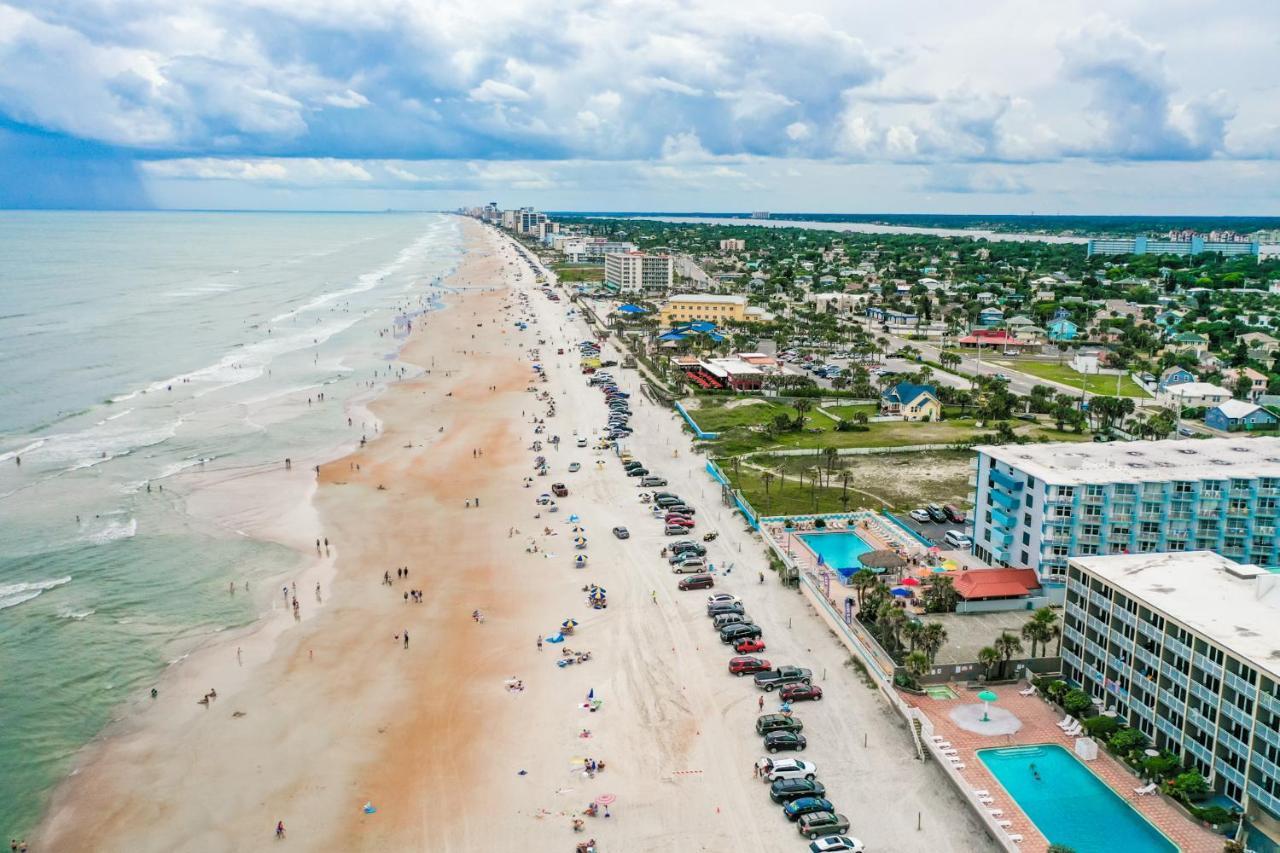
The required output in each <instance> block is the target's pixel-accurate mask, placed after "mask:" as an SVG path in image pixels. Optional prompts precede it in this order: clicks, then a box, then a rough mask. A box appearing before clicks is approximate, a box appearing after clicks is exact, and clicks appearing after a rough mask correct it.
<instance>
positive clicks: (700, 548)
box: [667, 539, 707, 557]
mask: <svg viewBox="0 0 1280 853" xmlns="http://www.w3.org/2000/svg"><path fill="white" fill-rule="evenodd" d="M667 548H668V549H670V550H671V551H674V552H675V553H677V554H693V555H695V556H698V557H705V556H706V555H707V549H706V546H705V545H699V544H698V543H697V542H694V541H692V540H689V539H681V540H680V541H679V542H672V543H671V544H670V545H668V546H667Z"/></svg>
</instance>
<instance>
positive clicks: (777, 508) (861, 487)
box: [716, 450, 972, 515]
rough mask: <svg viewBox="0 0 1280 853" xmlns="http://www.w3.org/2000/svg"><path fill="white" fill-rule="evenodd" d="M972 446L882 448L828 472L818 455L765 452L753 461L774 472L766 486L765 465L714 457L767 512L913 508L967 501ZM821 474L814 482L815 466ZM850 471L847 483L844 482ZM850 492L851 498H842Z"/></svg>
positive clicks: (843, 460)
mask: <svg viewBox="0 0 1280 853" xmlns="http://www.w3.org/2000/svg"><path fill="white" fill-rule="evenodd" d="M971 455H972V454H970V453H969V452H968V451H954V450H941V451H930V452H927V453H884V454H875V455H873V456H844V457H841V458H840V460H839V461H838V464H837V467H836V468H835V469H834V470H833V471H830V472H828V471H827V469H826V463H825V461H824V460H823V459H822V458H821V457H819V456H762V457H757V458H756V459H755V460H754V462H755V463H756V464H758V465H760V466H762V467H764V468H767V469H769V471H770V472H772V473H773V475H774V476H773V479H772V480H771V481H770V483H769V488H768V489H767V490H766V489H765V486H764V479H763V473H764V472H763V471H760V470H757V469H756V468H755V467H749V466H746V465H739V466H738V469H737V472H736V473H735V470H734V466H733V461H732V460H727V459H718V460H716V461H717V462H718V463H719V465H720V468H721V470H722V471H724V473H725V475H726V476H728V477H729V479H730V481H731V482H732V483H733V484H734V487H735V488H738V489H741V490H742V493H743V496H744V497H746V499H747V500H748V501H749V502H750V503H751V505H752V506H753V507H755V509H756V510H757V512H760V513H761V514H763V515H784V514H796V513H806V512H815V511H818V512H841V511H843V510H844V509H845V507H846V506H847V507H848V508H849V509H851V510H853V509H876V510H880V509H895V510H904V511H905V510H910V509H914V508H915V507H918V506H922V505H924V504H926V503H930V502H937V503H954V504H957V505H962V504H964V503H965V499H966V497H967V494H968V491H969V458H970V456H971ZM815 468H819V469H821V470H822V472H823V473H822V474H821V475H820V477H819V482H818V483H817V484H816V485H815V484H814V482H813V477H812V472H813V469H815ZM845 472H847V473H848V474H849V487H848V489H847V490H846V489H845V488H844V486H843V484H842V477H841V475H842V474H843V473H845ZM842 498H847V501H845V500H842Z"/></svg>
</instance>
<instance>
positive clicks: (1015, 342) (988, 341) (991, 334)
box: [956, 329, 1036, 349]
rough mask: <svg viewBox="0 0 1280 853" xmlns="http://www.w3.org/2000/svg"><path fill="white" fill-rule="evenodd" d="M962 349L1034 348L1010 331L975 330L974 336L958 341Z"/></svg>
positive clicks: (1030, 343) (966, 336)
mask: <svg viewBox="0 0 1280 853" xmlns="http://www.w3.org/2000/svg"><path fill="white" fill-rule="evenodd" d="M956 343H958V344H959V345H960V346H962V347H976V346H984V347H1012V348H1014V349H1017V348H1018V347H1033V346H1036V344H1033V343H1032V342H1030V341H1024V340H1021V339H1019V338H1017V337H1015V336H1014V335H1013V334H1011V333H1010V332H1009V330H1008V329H974V330H973V334H971V335H965V336H964V337H963V338H960V339H959V340H957V341H956Z"/></svg>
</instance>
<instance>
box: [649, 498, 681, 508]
mask: <svg viewBox="0 0 1280 853" xmlns="http://www.w3.org/2000/svg"><path fill="white" fill-rule="evenodd" d="M653 502H654V503H655V504H657V505H658V506H660V507H662V508H664V509H665V508H666V507H669V506H684V502H683V501H681V500H680V499H679V498H677V497H670V498H666V497H662V498H654V499H653Z"/></svg>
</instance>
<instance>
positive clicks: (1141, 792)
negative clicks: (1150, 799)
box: [1133, 782, 1160, 797]
mask: <svg viewBox="0 0 1280 853" xmlns="http://www.w3.org/2000/svg"><path fill="white" fill-rule="evenodd" d="M1158 790H1160V785H1159V783H1157V782H1152V783H1151V784H1150V785H1143V786H1142V787H1141V788H1134V789H1133V792H1134V793H1135V794H1137V795H1138V796H1139V797H1145V796H1146V795H1147V794H1154V793H1155V792H1156V791H1158Z"/></svg>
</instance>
